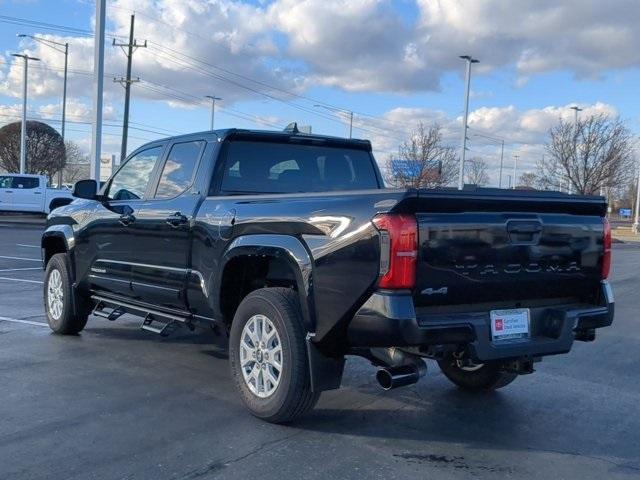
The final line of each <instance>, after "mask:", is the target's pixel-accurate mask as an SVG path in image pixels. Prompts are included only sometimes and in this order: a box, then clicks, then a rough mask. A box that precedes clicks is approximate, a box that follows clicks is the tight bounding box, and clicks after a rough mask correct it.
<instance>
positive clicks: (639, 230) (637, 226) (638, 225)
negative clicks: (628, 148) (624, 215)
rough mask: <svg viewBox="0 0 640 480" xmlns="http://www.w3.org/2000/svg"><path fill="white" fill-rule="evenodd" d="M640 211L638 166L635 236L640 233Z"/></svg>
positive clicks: (639, 173)
mask: <svg viewBox="0 0 640 480" xmlns="http://www.w3.org/2000/svg"><path fill="white" fill-rule="evenodd" d="M639 210H640V165H638V181H637V183H636V212H635V217H634V222H633V232H634V233H635V234H638V233H640V222H638V218H639V215H638V214H639Z"/></svg>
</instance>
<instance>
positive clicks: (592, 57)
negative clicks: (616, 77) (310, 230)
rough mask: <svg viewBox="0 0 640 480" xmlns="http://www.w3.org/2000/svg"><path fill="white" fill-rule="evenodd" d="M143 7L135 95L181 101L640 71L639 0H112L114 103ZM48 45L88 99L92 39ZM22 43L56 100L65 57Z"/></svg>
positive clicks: (14, 74) (109, 67) (39, 84)
mask: <svg viewBox="0 0 640 480" xmlns="http://www.w3.org/2000/svg"><path fill="white" fill-rule="evenodd" d="M133 11H136V12H137V16H136V35H135V36H136V38H138V39H139V40H145V39H146V40H149V44H148V48H141V49H139V50H137V52H136V53H135V56H134V76H140V77H141V78H142V79H143V80H147V81H149V82H153V83H150V84H149V83H148V84H145V83H144V82H142V83H140V84H138V85H136V86H134V92H135V93H134V95H135V96H136V97H138V98H148V99H157V100H160V99H162V100H164V101H171V102H173V104H174V105H176V106H183V107H184V106H187V105H193V103H194V102H196V103H198V102H199V101H200V99H201V97H202V96H203V95H207V94H211V93H214V94H215V93H219V92H224V95H225V100H226V101H227V102H231V103H232V102H234V101H236V100H243V99H248V98H253V99H255V98H256V90H257V91H261V92H264V93H266V94H268V95H271V96H273V97H278V98H284V99H290V98H291V97H287V95H286V94H285V93H283V92H282V91H280V90H279V89H284V90H288V91H293V92H295V93H301V92H304V91H305V89H307V88H310V87H313V86H318V85H322V86H330V87H335V88H339V89H343V90H346V91H350V92H356V91H357V92H400V93H412V92H417V91H425V90H437V89H438V88H439V85H440V79H441V78H442V76H443V74H445V73H446V72H451V71H454V72H461V71H462V64H461V62H460V60H459V59H458V55H460V54H463V53H472V54H473V55H474V56H477V57H478V58H480V59H481V63H480V64H479V65H478V66H477V71H478V72H479V73H482V72H489V71H492V70H495V69H499V68H505V67H506V68H513V70H514V72H515V77H514V84H515V85H523V84H524V83H526V81H527V80H528V79H529V78H530V77H531V76H533V75H536V74H540V73H544V72H549V71H555V70H568V71H571V72H573V73H574V74H575V75H576V76H578V77H598V76H600V75H602V73H603V72H605V71H607V70H611V69H620V68H627V67H633V66H638V65H640V50H639V49H637V48H636V45H638V44H639V43H640V29H638V28H637V25H638V23H640V8H639V6H638V4H637V1H636V0H619V1H616V2H602V1H600V0H566V1H563V2H560V3H558V2H547V1H540V0H520V1H518V2H505V1H503V0H474V1H473V2H469V1H464V0H415V2H410V1H409V2H393V1H391V0H348V1H347V0H273V1H271V2H254V3H245V2H237V1H231V0H207V1H205V0H189V1H184V0H112V1H110V2H109V5H108V14H109V31H110V32H111V33H110V35H109V36H108V38H107V45H106V65H105V72H106V73H107V78H106V79H105V80H106V81H105V87H106V89H107V95H108V97H109V98H111V99H114V100H115V99H118V100H121V98H122V89H120V87H119V86H118V85H116V84H113V82H112V79H111V77H112V76H121V75H123V74H124V72H125V56H124V54H123V53H122V51H121V50H120V49H119V48H116V47H113V46H111V45H110V42H109V40H111V38H112V35H113V34H114V33H115V34H117V35H118V39H117V40H118V41H126V35H127V33H128V30H129V21H130V15H131V13H132V12H133ZM407 11H409V12H410V14H409V15H408V14H407ZM411 14H413V17H412V16H411ZM46 38H49V39H51V40H56V41H62V42H65V41H68V42H69V43H70V56H69V62H70V69H71V75H70V79H69V80H70V84H69V88H70V92H71V95H73V96H88V95H89V94H90V92H91V76H90V75H86V74H85V73H87V71H90V70H91V69H92V63H93V39H91V38H75V37H61V36H55V35H54V36H47V37H46ZM22 45H23V46H24V47H25V48H26V50H27V51H29V53H31V54H34V55H36V56H38V57H40V58H42V60H43V61H42V62H41V63H40V64H36V63H34V64H33V68H32V70H31V72H30V82H29V85H30V95H32V96H35V97H47V96H54V95H59V92H60V91H61V88H62V85H61V84H62V66H63V55H62V54H60V53H59V52H56V51H54V50H52V49H51V48H48V47H46V46H43V45H40V44H37V43H33V42H31V41H29V40H25V41H23V43H22ZM194 59H198V60H201V61H202V62H199V61H197V60H194ZM7 60H10V62H11V65H10V67H9V68H8V69H7V68H5V69H4V71H3V72H2V76H1V77H0V93H4V94H6V95H9V96H13V97H16V98H17V97H19V96H20V92H21V82H22V63H21V60H18V59H13V58H11V57H7ZM203 62H204V63H203ZM248 79H255V80H257V82H252V81H250V80H248ZM157 84H162V85H167V86H169V87H172V88H179V89H180V90H186V91H188V92H190V95H192V96H189V97H186V98H184V96H183V95H182V94H178V93H176V92H175V91H174V92H173V93H172V92H171V90H167V89H164V88H162V87H158V86H157ZM266 84H268V85H273V86H275V87H276V89H271V88H269V87H267V86H266ZM172 95H173V97H171V96H172Z"/></svg>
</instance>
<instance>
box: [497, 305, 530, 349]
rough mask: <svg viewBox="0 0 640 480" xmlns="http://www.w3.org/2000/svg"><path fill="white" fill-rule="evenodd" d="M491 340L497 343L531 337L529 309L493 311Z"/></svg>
mask: <svg viewBox="0 0 640 480" xmlns="http://www.w3.org/2000/svg"><path fill="white" fill-rule="evenodd" d="M490 317H491V338H492V340H493V341H494V342H495V341H500V340H512V339H515V338H528V337H529V309H528V308H514V309H513V310H491V312H490Z"/></svg>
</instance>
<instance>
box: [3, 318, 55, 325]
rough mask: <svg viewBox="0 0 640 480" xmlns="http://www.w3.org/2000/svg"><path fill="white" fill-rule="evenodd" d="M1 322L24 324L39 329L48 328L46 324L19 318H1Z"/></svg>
mask: <svg viewBox="0 0 640 480" xmlns="http://www.w3.org/2000/svg"><path fill="white" fill-rule="evenodd" d="M0 322H13V323H24V324H25V325H37V326H38V327H48V326H49V325H47V324H46V323H44V322H32V321H31V320H20V319H18V318H9V317H0Z"/></svg>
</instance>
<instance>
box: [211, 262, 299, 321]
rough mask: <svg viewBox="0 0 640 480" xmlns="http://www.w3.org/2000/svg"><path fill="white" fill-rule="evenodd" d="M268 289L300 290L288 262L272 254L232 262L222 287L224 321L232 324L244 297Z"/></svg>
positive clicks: (221, 307)
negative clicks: (255, 291) (285, 288)
mask: <svg viewBox="0 0 640 480" xmlns="http://www.w3.org/2000/svg"><path fill="white" fill-rule="evenodd" d="M265 287H287V288H292V289H294V290H297V289H298V286H297V282H296V275H295V272H294V270H293V268H292V266H291V265H290V264H289V263H288V262H287V261H286V260H285V259H283V258H281V257H278V256H270V255H242V256H238V257H235V258H233V259H231V260H230V261H229V262H228V263H227V264H226V266H225V268H224V272H223V274H222V282H221V284H220V310H221V312H222V315H223V319H224V322H225V323H227V324H229V325H230V324H231V321H232V320H233V316H234V315H235V313H236V309H237V308H238V306H239V305H240V302H242V300H243V299H244V297H246V296H247V295H248V294H249V293H251V292H252V291H254V290H258V289H259V288H265Z"/></svg>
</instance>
